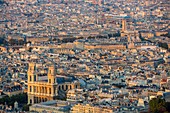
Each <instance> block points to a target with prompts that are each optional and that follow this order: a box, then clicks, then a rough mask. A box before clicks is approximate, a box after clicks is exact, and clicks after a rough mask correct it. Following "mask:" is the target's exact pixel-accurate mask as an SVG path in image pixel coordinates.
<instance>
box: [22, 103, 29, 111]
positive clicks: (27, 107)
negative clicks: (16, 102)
mask: <svg viewBox="0 0 170 113" xmlns="http://www.w3.org/2000/svg"><path fill="white" fill-rule="evenodd" d="M30 106H31V104H25V105H23V107H22V111H29V107H30Z"/></svg>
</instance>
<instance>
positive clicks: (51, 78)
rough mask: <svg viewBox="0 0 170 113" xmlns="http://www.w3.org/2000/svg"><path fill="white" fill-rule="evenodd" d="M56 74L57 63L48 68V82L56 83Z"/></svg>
mask: <svg viewBox="0 0 170 113" xmlns="http://www.w3.org/2000/svg"><path fill="white" fill-rule="evenodd" d="M55 76H56V70H55V65H52V66H50V67H49V68H48V83H49V84H54V83H55V81H56V80H55V78H56V77H55Z"/></svg>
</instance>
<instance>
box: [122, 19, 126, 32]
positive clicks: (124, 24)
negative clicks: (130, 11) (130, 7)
mask: <svg viewBox="0 0 170 113" xmlns="http://www.w3.org/2000/svg"><path fill="white" fill-rule="evenodd" d="M124 31H126V20H125V19H123V20H122V32H124Z"/></svg>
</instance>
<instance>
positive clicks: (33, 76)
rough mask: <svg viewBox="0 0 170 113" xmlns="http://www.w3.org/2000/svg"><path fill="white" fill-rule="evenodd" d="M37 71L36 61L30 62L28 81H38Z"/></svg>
mask: <svg viewBox="0 0 170 113" xmlns="http://www.w3.org/2000/svg"><path fill="white" fill-rule="evenodd" d="M35 73H36V65H35V63H29V68H28V72H27V75H28V82H35V81H37V75H36V74H35Z"/></svg>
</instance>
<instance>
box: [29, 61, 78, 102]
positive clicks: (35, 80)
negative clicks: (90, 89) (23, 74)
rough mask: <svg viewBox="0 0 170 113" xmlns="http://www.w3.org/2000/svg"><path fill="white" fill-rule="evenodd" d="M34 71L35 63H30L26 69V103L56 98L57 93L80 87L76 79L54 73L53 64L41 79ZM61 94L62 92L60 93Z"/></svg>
mask: <svg viewBox="0 0 170 113" xmlns="http://www.w3.org/2000/svg"><path fill="white" fill-rule="evenodd" d="M37 73H38V72H36V64H35V63H30V64H29V69H28V73H27V74H28V104H34V103H40V102H45V101H49V100H55V99H56V98H58V96H59V95H58V94H59V93H60V94H61V93H63V94H64V93H65V92H66V91H67V90H69V89H74V88H80V83H79V82H78V81H77V80H72V79H71V78H69V77H67V76H61V75H57V74H56V70H55V66H54V65H53V66H50V67H49V68H48V73H47V77H44V78H45V79H42V78H41V77H39V76H38V74H37ZM61 95H62V94H61Z"/></svg>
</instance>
